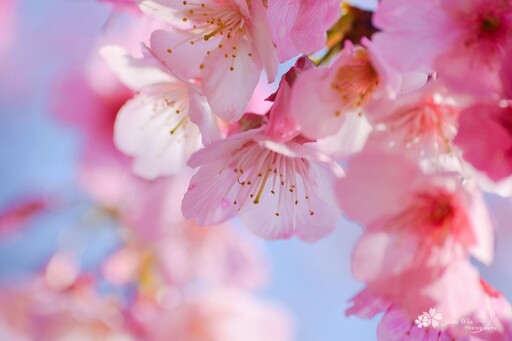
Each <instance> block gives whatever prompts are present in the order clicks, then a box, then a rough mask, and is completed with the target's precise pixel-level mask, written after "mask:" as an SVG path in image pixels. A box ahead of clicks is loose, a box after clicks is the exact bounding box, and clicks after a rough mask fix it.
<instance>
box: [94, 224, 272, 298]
mask: <svg viewBox="0 0 512 341" xmlns="http://www.w3.org/2000/svg"><path fill="white" fill-rule="evenodd" d="M167 230H168V233H167V234H166V235H163V236H162V237H160V238H159V239H158V240H153V241H149V242H148V241H143V240H141V239H137V238H136V236H135V235H132V236H131V239H130V240H129V241H128V242H127V244H126V245H124V246H123V247H122V248H120V249H118V250H117V251H116V252H114V253H113V254H112V255H111V256H110V257H109V258H108V259H107V260H106V261H105V263H104V264H103V271H102V272H103V275H104V276H105V278H107V279H108V281H109V282H111V283H113V284H115V285H118V286H122V285H138V286H139V288H140V290H142V291H144V292H154V293H155V295H158V293H159V292H161V288H163V287H169V286H172V287H173V288H175V290H178V289H183V290H186V289H187V288H188V287H191V286H193V285H208V286H213V287H217V286H218V287H237V288H246V289H251V288H257V287H261V285H262V284H263V283H264V282H265V281H266V278H267V273H266V267H265V264H264V263H265V262H264V260H263V257H262V255H261V253H260V252H259V251H260V250H258V249H257V248H256V246H255V245H254V244H253V243H250V242H249V241H247V240H246V239H244V238H243V237H242V236H240V235H238V234H237V233H235V232H234V231H233V229H231V228H230V227H229V226H214V227H210V228H208V229H204V228H201V227H198V226H196V225H194V224H193V223H192V222H183V223H182V224H180V226H169V227H168V228H167Z"/></svg>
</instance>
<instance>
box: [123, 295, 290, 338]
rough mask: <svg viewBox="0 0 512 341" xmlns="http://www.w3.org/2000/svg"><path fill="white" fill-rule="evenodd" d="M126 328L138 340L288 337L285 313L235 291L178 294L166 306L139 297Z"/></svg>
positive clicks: (288, 326)
mask: <svg viewBox="0 0 512 341" xmlns="http://www.w3.org/2000/svg"><path fill="white" fill-rule="evenodd" d="M130 315H131V316H130V317H129V320H131V323H130V327H131V328H130V329H131V330H133V334H134V335H136V336H137V339H139V340H148V341H164V340H187V341H188V340H190V341H203V340H212V341H235V340H249V341H259V340H269V341H273V340H275V341H286V340H292V338H293V331H292V325H291V322H290V321H289V319H288V316H287V315H286V314H284V313H283V312H282V311H281V310H280V309H278V308H277V307H275V306H274V305H272V304H269V303H264V302H260V301H255V300H254V299H253V298H252V297H251V296H250V295H247V294H246V293H245V292H242V291H237V290H214V291H212V292H210V293H207V294H203V295H196V296H185V297H182V298H181V300H180V301H179V303H178V305H177V306H174V307H167V308H166V306H165V305H163V306H162V305H161V304H160V305H159V304H158V303H157V304H155V302H153V301H151V300H147V299H144V298H139V299H138V300H137V301H136V302H135V305H134V308H133V309H132V310H131V311H130Z"/></svg>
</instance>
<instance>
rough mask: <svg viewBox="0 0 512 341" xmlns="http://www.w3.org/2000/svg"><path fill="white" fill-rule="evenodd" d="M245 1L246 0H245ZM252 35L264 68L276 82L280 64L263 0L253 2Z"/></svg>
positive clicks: (269, 77) (268, 75) (270, 81)
mask: <svg viewBox="0 0 512 341" xmlns="http://www.w3.org/2000/svg"><path fill="white" fill-rule="evenodd" d="M244 2H245V1H244ZM251 4H252V6H251V14H252V16H251V36H252V39H253V42H254V43H253V46H254V48H255V49H256V50H257V51H258V54H259V56H260V60H261V62H262V63H263V69H264V70H265V72H266V73H267V78H268V81H269V83H272V82H274V80H275V77H276V75H277V67H278V65H279V63H278V59H277V52H276V48H275V47H274V43H273V42H272V36H271V34H270V23H269V20H268V18H267V13H266V9H265V8H264V7H263V2H262V1H254V2H252V3H251Z"/></svg>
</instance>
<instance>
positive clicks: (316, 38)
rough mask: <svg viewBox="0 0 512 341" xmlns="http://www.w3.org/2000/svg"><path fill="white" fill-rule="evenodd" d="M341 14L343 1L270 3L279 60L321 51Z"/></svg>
mask: <svg viewBox="0 0 512 341" xmlns="http://www.w3.org/2000/svg"><path fill="white" fill-rule="evenodd" d="M340 15H341V3H340V1H339V0H328V1H315V0H304V1H293V0H270V1H268V16H269V20H270V25H271V28H272V37H273V39H274V42H275V43H276V45H277V53H278V56H279V60H280V61H281V62H284V61H286V60H288V59H290V58H292V57H295V56H296V55H298V54H300V53H303V54H309V53H313V52H316V51H318V50H320V49H321V48H322V47H323V46H324V44H325V42H326V40H327V34H326V32H327V30H328V29H329V28H331V26H332V25H334V23H335V22H336V20H337V19H338V18H339V17H340Z"/></svg>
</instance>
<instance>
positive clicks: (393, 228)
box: [337, 151, 493, 316]
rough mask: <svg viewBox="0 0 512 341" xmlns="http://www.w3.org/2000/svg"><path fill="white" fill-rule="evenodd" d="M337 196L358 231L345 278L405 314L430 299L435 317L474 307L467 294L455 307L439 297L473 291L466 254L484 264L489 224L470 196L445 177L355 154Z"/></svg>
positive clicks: (405, 162)
mask: <svg viewBox="0 0 512 341" xmlns="http://www.w3.org/2000/svg"><path fill="white" fill-rule="evenodd" d="M337 194H338V201H339V203H340V206H341V208H342V210H343V211H344V213H345V214H346V215H347V216H348V217H349V218H351V219H353V220H355V221H357V222H359V223H361V224H363V225H365V232H364V233H363V235H362V237H361V239H360V240H359V241H358V242H357V244H356V246H355V249H354V252H353V256H352V271H353V274H354V276H355V277H356V278H357V279H359V280H362V281H365V282H367V283H369V286H370V287H371V290H374V292H379V293H380V294H381V295H384V296H385V297H387V298H388V299H390V300H391V301H392V302H393V303H395V304H399V305H400V306H403V307H404V309H406V310H407V311H408V312H414V310H415V309H416V308H417V307H418V306H419V305H421V304H425V302H432V300H434V302H436V304H438V305H437V307H439V309H440V311H443V312H444V313H445V314H447V313H453V315H457V316H459V315H460V314H461V312H464V311H468V310H469V309H471V308H473V307H474V306H475V305H476V304H478V301H476V300H477V296H475V295H473V296H474V297H475V299H474V300H470V299H467V300H465V301H464V300H463V301H464V302H459V301H457V304H452V301H450V302H443V301H442V300H443V299H442V297H441V295H445V294H446V295H448V291H450V292H452V293H453V295H454V297H459V298H460V297H463V296H462V295H464V296H467V297H470V296H471V295H472V293H474V292H475V291H477V290H478V285H477V284H478V281H477V280H478V275H477V273H476V271H475V270H474V269H473V268H472V267H471V266H470V265H469V264H468V263H467V257H468V254H472V255H473V256H475V257H476V258H478V259H479V260H481V261H482V262H484V263H486V264H489V263H490V262H491V260H492V245H493V242H492V241H493V235H492V227H491V224H490V218H489V217H488V215H487V213H486V210H485V205H484V203H483V201H482V198H481V196H480V195H479V193H478V192H476V191H475V189H473V188H471V187H470V186H469V185H466V186H465V187H463V185H462V183H461V182H460V180H459V179H458V178H457V177H455V176H454V175H453V174H433V175H426V174H423V173H422V172H421V170H420V168H419V166H418V165H417V164H416V162H415V161H414V160H413V159H409V158H407V157H406V156H403V155H400V154H389V153H385V152H381V151H363V152H362V153H360V154H358V155H356V156H354V157H353V158H351V159H349V168H348V170H347V176H346V177H345V178H342V179H340V180H339V181H338V186H337ZM368 198H372V199H371V200H368ZM458 281H463V282H464V283H466V286H465V288H464V289H465V292H464V293H461V292H460V291H459V293H457V292H454V289H453V288H454V287H457V286H456V285H455V283H456V282H458ZM470 283H473V285H470ZM404 291H407V294H404ZM441 307H442V308H443V309H441Z"/></svg>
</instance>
